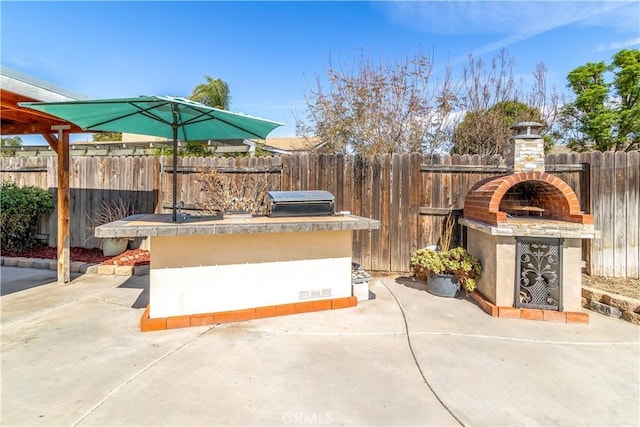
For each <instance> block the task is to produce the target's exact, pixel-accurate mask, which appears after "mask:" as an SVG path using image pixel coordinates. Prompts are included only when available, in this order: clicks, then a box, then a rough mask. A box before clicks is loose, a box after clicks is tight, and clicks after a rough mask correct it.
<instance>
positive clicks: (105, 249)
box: [102, 237, 129, 256]
mask: <svg viewBox="0 0 640 427" xmlns="http://www.w3.org/2000/svg"><path fill="white" fill-rule="evenodd" d="M128 245H129V239H121V238H115V237H108V238H106V239H103V240H102V254H103V255H104V256H116V255H120V254H121V253H122V252H124V251H126V250H127V246H128Z"/></svg>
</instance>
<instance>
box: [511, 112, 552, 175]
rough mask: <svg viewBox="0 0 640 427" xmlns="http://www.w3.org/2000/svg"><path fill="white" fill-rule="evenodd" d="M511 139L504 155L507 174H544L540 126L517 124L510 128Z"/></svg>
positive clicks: (532, 123)
mask: <svg viewBox="0 0 640 427" xmlns="http://www.w3.org/2000/svg"><path fill="white" fill-rule="evenodd" d="M509 129H511V137H510V138H509V145H508V146H507V151H506V154H505V157H506V162H507V173H516V172H544V141H543V140H542V137H541V136H540V130H541V129H542V124H540V123H537V122H518V123H516V124H514V125H513V126H510V127H509Z"/></svg>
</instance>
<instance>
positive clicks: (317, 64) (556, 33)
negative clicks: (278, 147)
mask: <svg viewBox="0 0 640 427" xmlns="http://www.w3.org/2000/svg"><path fill="white" fill-rule="evenodd" d="M0 14H1V20H2V22H1V24H2V30H1V31H2V32H1V36H2V38H1V40H2V42H1V43H2V44H1V62H2V65H4V66H7V67H10V68H13V69H15V70H18V71H21V72H23V73H26V74H29V75H32V76H34V77H37V78H40V79H43V80H45V81H48V82H51V83H53V84H55V85H57V86H61V87H64V88H66V89H69V90H72V91H74V92H79V93H82V94H85V95H87V96H89V97H91V98H112V97H114V98H115V97H127V96H138V95H151V94H154V95H178V96H188V95H189V94H190V93H191V90H192V89H193V87H194V86H196V85H197V84H199V83H202V82H203V81H204V76H205V75H210V76H212V77H214V78H221V79H223V80H224V81H226V82H227V83H228V84H229V88H230V93H231V97H232V100H231V107H230V109H231V110H233V111H240V112H243V113H246V114H251V115H255V116H259V117H264V118H267V119H271V120H276V121H280V122H283V123H285V126H283V127H281V128H279V129H277V130H275V131H273V132H272V133H271V134H270V136H271V137H279V136H294V135H295V118H296V117H297V116H298V117H304V112H305V101H304V98H305V94H308V93H309V91H310V88H312V87H315V79H316V76H319V77H321V78H322V77H323V76H324V75H325V71H326V68H327V64H328V60H329V58H330V57H331V59H332V60H333V62H334V63H340V64H342V63H348V62H350V61H351V60H352V59H353V58H355V57H357V56H359V55H360V52H364V53H365V54H366V55H369V56H371V57H373V58H379V57H380V56H382V57H384V58H385V59H388V60H392V59H395V58H403V57H407V56H413V55H415V54H416V53H417V52H418V51H420V50H422V51H423V52H425V53H427V54H431V53H433V54H434V62H435V72H436V73H437V72H438V71H439V70H440V71H441V70H442V69H444V66H445V65H446V64H447V62H449V63H451V64H452V65H453V66H454V69H456V68H458V69H461V67H462V65H463V63H464V62H465V60H466V57H467V55H468V54H469V53H472V54H474V55H475V56H476V57H480V58H486V59H489V58H491V57H493V56H494V55H496V54H497V53H498V51H499V50H500V49H501V48H506V50H507V51H508V52H509V53H510V54H511V56H513V58H514V59H515V60H516V68H515V71H516V74H517V75H520V76H523V77H524V78H528V76H530V74H531V72H532V71H533V70H534V69H535V66H536V64H537V63H539V62H543V63H544V64H545V65H546V67H547V69H548V80H549V83H550V84H553V85H555V86H557V87H558V89H560V90H561V91H566V89H565V83H566V82H565V78H566V75H567V73H568V72H569V71H571V70H572V69H573V68H575V67H577V66H580V65H582V64H584V63H586V62H597V61H606V62H608V61H610V59H611V57H612V56H613V54H614V53H616V52H617V51H618V50H620V49H622V48H638V47H640V28H639V26H640V24H639V23H640V2H638V1H568V2H557V1H538V2H524V1H494V2H490V1H450V2H438V1H421V2H399V1H376V2H367V1H357V2H338V1H336V2H289V1H283V2H267V1H264V2H242V1H241V2H217V1H199V2H169V1H163V2H149V1H140V2H109V1H105V2H14V1H6V0H3V1H2V2H1V3H0Z"/></svg>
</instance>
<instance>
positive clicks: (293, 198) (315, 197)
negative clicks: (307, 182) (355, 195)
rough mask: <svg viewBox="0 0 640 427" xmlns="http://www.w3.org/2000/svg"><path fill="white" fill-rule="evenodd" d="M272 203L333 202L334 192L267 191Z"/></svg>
mask: <svg viewBox="0 0 640 427" xmlns="http://www.w3.org/2000/svg"><path fill="white" fill-rule="evenodd" d="M267 194H268V195H269V198H270V199H271V203H281V202H299V203H304V202H332V203H333V201H334V197H333V194H331V193H329V192H328V191H323V190H311V191H267Z"/></svg>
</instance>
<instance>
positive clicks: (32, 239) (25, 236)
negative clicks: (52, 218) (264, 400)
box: [0, 182, 54, 251]
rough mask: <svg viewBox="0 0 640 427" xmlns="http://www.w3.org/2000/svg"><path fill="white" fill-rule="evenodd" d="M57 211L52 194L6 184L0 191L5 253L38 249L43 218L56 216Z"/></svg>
mask: <svg viewBox="0 0 640 427" xmlns="http://www.w3.org/2000/svg"><path fill="white" fill-rule="evenodd" d="M53 207H54V203H53V196H52V195H51V193H49V192H48V191H46V190H43V189H41V188H38V187H18V186H17V185H16V184H15V183H13V182H3V183H2V188H1V189H0V225H1V228H2V231H1V233H2V250H3V251H5V250H6V251H21V250H25V249H29V248H32V247H34V246H36V244H37V243H38V242H37V241H36V234H38V231H39V229H40V221H41V219H42V216H43V215H49V214H50V213H51V212H53Z"/></svg>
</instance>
